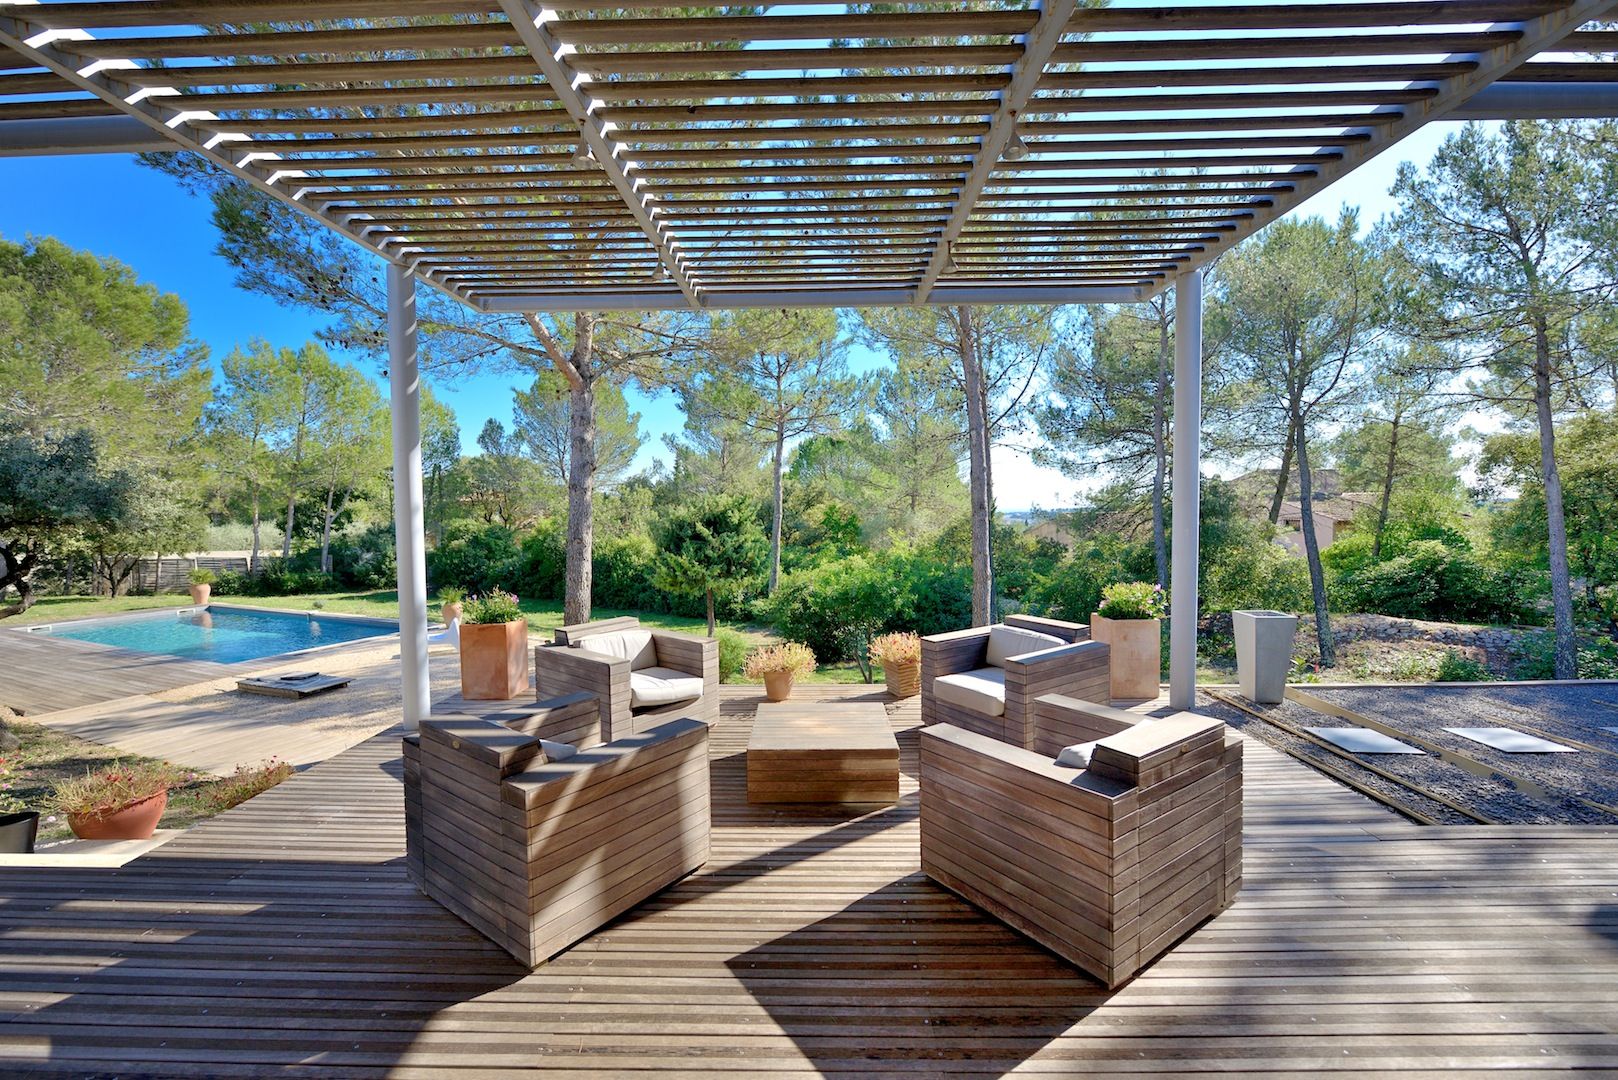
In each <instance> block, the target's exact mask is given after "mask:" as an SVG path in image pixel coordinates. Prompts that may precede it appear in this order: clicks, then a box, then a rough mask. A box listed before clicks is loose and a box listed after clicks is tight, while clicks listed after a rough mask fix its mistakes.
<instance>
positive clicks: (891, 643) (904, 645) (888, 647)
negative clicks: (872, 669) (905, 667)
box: [869, 631, 921, 665]
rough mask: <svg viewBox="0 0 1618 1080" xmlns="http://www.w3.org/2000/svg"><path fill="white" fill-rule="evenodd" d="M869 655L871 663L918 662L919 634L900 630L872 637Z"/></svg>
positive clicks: (919, 657) (919, 649) (919, 651)
mask: <svg viewBox="0 0 1618 1080" xmlns="http://www.w3.org/2000/svg"><path fill="white" fill-rule="evenodd" d="M869 655H870V658H871V663H873V664H894V665H898V664H919V663H921V635H920V634H913V633H906V632H903V631H901V632H899V633H896V634H883V635H882V636H880V637H875V638H872V639H871V645H870V649H869Z"/></svg>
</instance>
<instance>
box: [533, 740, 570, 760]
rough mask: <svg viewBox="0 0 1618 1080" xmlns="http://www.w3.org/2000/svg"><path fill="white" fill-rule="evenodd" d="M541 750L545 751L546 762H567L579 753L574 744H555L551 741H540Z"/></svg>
mask: <svg viewBox="0 0 1618 1080" xmlns="http://www.w3.org/2000/svg"><path fill="white" fill-rule="evenodd" d="M539 748H540V749H541V750H543V751H545V760H546V761H566V760H567V759H568V758H570V757H572V756H574V755H575V754H577V753H578V752H579V748H578V747H577V746H574V745H573V744H572V743H565V742H554V741H552V740H550V739H541V740H539Z"/></svg>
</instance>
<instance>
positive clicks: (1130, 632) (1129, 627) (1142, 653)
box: [1090, 615, 1163, 701]
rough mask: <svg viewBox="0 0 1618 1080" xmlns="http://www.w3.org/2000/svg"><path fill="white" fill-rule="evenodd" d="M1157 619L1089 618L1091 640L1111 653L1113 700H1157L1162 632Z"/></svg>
mask: <svg viewBox="0 0 1618 1080" xmlns="http://www.w3.org/2000/svg"><path fill="white" fill-rule="evenodd" d="M1160 624H1161V620H1159V619H1107V618H1103V617H1102V616H1101V615H1092V616H1090V639H1091V640H1092V641H1102V642H1106V644H1107V645H1108V646H1110V647H1111V649H1112V655H1111V657H1110V662H1111V670H1112V697H1113V698H1114V699H1115V700H1125V701H1127V700H1136V699H1144V698H1155V697H1157V694H1158V690H1159V688H1160V687H1161V686H1162V681H1163V631H1162V629H1161V625H1160Z"/></svg>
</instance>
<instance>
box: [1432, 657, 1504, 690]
mask: <svg viewBox="0 0 1618 1080" xmlns="http://www.w3.org/2000/svg"><path fill="white" fill-rule="evenodd" d="M1433 678H1434V679H1435V680H1436V681H1438V682H1488V681H1489V680H1490V679H1491V678H1493V676H1492V675H1490V674H1489V669H1488V668H1486V667H1484V666H1483V665H1482V664H1480V663H1478V662H1477V661H1476V660H1474V659H1472V658H1471V657H1470V656H1467V655H1466V654H1465V653H1462V652H1459V651H1457V650H1455V649H1445V650H1444V655H1443V656H1441V657H1440V658H1439V660H1438V669H1437V670H1436V671H1435V672H1433Z"/></svg>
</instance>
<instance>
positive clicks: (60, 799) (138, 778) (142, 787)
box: [49, 762, 194, 817]
mask: <svg viewBox="0 0 1618 1080" xmlns="http://www.w3.org/2000/svg"><path fill="white" fill-rule="evenodd" d="M193 778H194V777H193V775H192V774H190V773H185V772H182V771H180V770H179V769H176V768H174V767H173V766H171V765H149V764H142V763H138V762H130V763H123V764H118V765H111V766H108V767H107V768H105V769H98V770H96V771H95V772H87V773H85V774H84V776H82V777H80V778H78V779H74V780H62V781H60V782H58V783H57V785H56V790H55V791H54V792H53V793H52V794H51V797H50V800H49V803H50V807H51V809H53V810H57V811H60V812H61V813H64V814H85V815H90V816H94V817H101V816H104V815H107V814H111V813H114V812H116V811H118V810H122V809H123V808H124V807H126V806H134V805H135V804H136V803H138V802H145V801H146V800H147V799H150V798H152V797H153V796H156V795H161V794H163V792H165V791H167V790H169V788H171V787H174V786H176V785H178V784H182V783H184V782H186V781H187V780H189V779H193Z"/></svg>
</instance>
